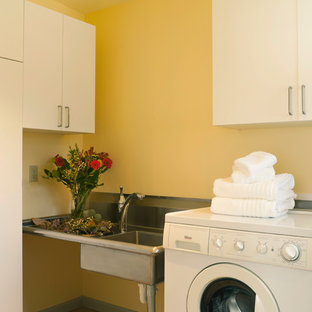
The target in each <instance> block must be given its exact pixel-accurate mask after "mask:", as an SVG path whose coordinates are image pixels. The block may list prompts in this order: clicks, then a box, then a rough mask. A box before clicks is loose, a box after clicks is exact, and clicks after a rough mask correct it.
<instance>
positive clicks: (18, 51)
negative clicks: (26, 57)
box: [0, 0, 24, 61]
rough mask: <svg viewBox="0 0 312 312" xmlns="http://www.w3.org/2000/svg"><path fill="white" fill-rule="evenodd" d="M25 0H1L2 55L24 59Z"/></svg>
mask: <svg viewBox="0 0 312 312" xmlns="http://www.w3.org/2000/svg"><path fill="white" fill-rule="evenodd" d="M23 17H24V0H1V1H0V42H1V44H0V57H3V58H7V59H11V60H16V61H23V20H24V19H23Z"/></svg>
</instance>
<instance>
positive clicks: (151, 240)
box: [106, 231, 163, 248]
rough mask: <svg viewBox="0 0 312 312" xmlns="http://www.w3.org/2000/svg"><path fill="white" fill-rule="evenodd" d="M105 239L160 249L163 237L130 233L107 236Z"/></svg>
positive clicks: (145, 233) (157, 234)
mask: <svg viewBox="0 0 312 312" xmlns="http://www.w3.org/2000/svg"><path fill="white" fill-rule="evenodd" d="M106 239H109V240H114V241H118V242H125V243H129V244H136V245H144V246H153V247H158V248H160V247H161V246H162V239H163V235H162V234H160V233H152V232H145V231H132V232H126V233H120V234H116V235H112V236H108V237H107V238H106Z"/></svg>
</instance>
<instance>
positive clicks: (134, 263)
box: [80, 231, 164, 285]
mask: <svg viewBox="0 0 312 312" xmlns="http://www.w3.org/2000/svg"><path fill="white" fill-rule="evenodd" d="M162 237H163V235H162V234H161V233H153V232H146V231H131V232H126V233H120V234H115V235H111V236H106V237H105V238H104V239H101V241H102V243H101V246H99V245H95V244H94V243H93V244H89V243H82V244H81V254H80V257H81V262H80V264H81V268H83V269H85V270H89V271H94V272H98V273H104V274H108V275H113V276H118V277H121V278H125V279H129V280H132V281H137V282H138V283H143V284H146V285H155V284H157V283H159V282H162V281H163V279H164V249H163V247H162Z"/></svg>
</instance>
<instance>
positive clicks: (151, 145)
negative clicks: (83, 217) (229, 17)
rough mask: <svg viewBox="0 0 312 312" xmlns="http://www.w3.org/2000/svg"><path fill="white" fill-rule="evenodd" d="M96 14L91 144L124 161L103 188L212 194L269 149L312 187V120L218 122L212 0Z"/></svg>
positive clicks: (299, 182)
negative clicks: (250, 124) (242, 125)
mask: <svg viewBox="0 0 312 312" xmlns="http://www.w3.org/2000/svg"><path fill="white" fill-rule="evenodd" d="M86 21H87V22H89V23H92V24H95V25H96V27H97V77H96V78H97V91H96V98H97V102H96V114H97V117H96V134H95V135H86V136H84V145H85V146H89V145H94V146H95V147H96V148H97V149H98V150H105V151H108V152H110V154H111V156H112V158H113V160H114V167H113V169H112V171H111V172H110V175H109V176H107V177H105V182H106V185H105V186H104V188H103V189H102V190H103V191H111V192H118V187H119V185H124V187H125V190H126V192H133V191H140V192H143V193H146V194H153V195H169V196H182V197H200V198H211V197H212V195H213V194H212V184H213V181H214V179H215V178H217V177H226V176H229V175H230V174H231V167H232V163H233V160H234V159H236V158H238V157H241V156H243V155H246V154H247V153H249V152H252V151H255V150H264V151H267V152H270V153H274V154H275V155H276V156H277V158H278V163H277V165H276V166H275V169H276V171H277V172H280V173H281V172H290V173H293V174H294V176H295V180H296V188H295V191H296V192H298V193H312V180H311V179H310V175H311V172H312V164H311V161H310V160H311V156H312V148H311V144H309V142H310V138H311V134H312V128H311V127H284V128H283V127H281V128H266V129H263V128H259V129H250V130H246V129H245V130H235V129H227V128H221V127H220V128H218V127H213V126H212V70H211V68H212V37H211V0H196V1H180V0H157V1H155V0H153V1H145V0H132V1H129V2H125V3H123V4H120V5H117V6H112V7H110V8H107V9H104V10H101V11H98V12H95V13H91V14H87V15H86ZM225 92H226V90H225ZM302 151H304V152H302Z"/></svg>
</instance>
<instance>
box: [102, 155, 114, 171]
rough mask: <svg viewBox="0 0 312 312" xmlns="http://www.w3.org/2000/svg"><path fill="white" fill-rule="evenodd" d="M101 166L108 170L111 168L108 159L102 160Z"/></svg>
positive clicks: (110, 162)
mask: <svg viewBox="0 0 312 312" xmlns="http://www.w3.org/2000/svg"><path fill="white" fill-rule="evenodd" d="M103 165H104V166H105V167H106V168H108V169H109V168H110V167H111V166H112V161H111V160H110V159H109V158H104V159H103Z"/></svg>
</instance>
